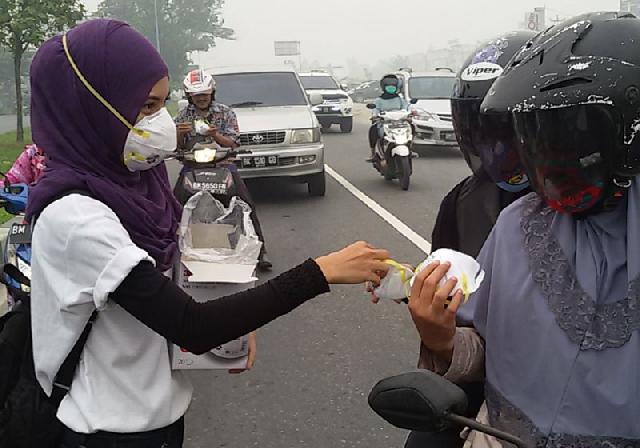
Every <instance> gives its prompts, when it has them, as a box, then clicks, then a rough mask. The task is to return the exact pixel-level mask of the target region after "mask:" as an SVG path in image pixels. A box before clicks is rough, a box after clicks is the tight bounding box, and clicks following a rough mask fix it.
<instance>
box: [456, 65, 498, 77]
mask: <svg viewBox="0 0 640 448" xmlns="http://www.w3.org/2000/svg"><path fill="white" fill-rule="evenodd" d="M502 72H504V69H503V68H502V67H501V66H499V65H498V64H495V63H492V62H479V63H477V64H471V65H470V66H468V67H467V68H465V69H464V70H463V71H462V74H461V75H460V78H462V80H463V81H488V80H491V79H496V78H497V77H498V76H500V75H501V74H502Z"/></svg>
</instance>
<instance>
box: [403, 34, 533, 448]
mask: <svg viewBox="0 0 640 448" xmlns="http://www.w3.org/2000/svg"><path fill="white" fill-rule="evenodd" d="M534 37H535V33H533V32H530V31H516V32H512V33H507V34H504V35H502V36H499V37H497V38H494V39H491V40H489V41H487V42H485V43H483V44H482V45H480V46H479V47H478V48H477V49H476V50H474V51H473V53H472V54H471V55H470V56H469V58H468V59H467V60H466V61H465V63H464V64H463V65H462V69H461V70H460V72H459V73H458V75H457V77H456V82H455V86H454V91H453V95H452V97H451V110H452V119H453V127H454V129H455V131H456V136H457V139H458V143H459V145H460V150H461V151H462V154H463V155H464V159H465V161H466V162H467V165H468V166H469V168H470V169H471V172H472V174H471V176H468V177H466V178H465V179H463V180H462V181H461V182H460V183H458V185H456V186H455V187H454V188H453V189H452V190H451V191H450V192H449V193H448V194H447V196H446V197H445V198H444V199H443V201H442V203H441V204H440V211H439V212H438V216H437V218H436V223H435V226H434V228H433V233H432V237H431V244H432V251H436V250H438V249H442V248H447V249H453V250H456V251H459V252H462V253H465V254H467V255H470V256H472V257H473V258H477V257H478V254H479V253H480V249H481V248H482V245H483V244H484V242H485V241H486V239H487V237H488V236H489V233H490V232H491V229H492V228H493V226H494V225H495V223H496V220H497V219H498V215H499V214H500V212H501V211H502V210H503V209H504V208H506V207H507V206H509V205H510V204H511V203H513V202H514V201H516V200H517V199H520V198H521V197H523V196H525V195H527V194H529V193H530V192H531V189H530V188H529V182H528V179H527V176H526V174H525V172H524V167H523V166H522V163H521V161H520V157H519V156H518V152H517V150H516V142H515V138H516V136H515V132H514V130H513V122H512V119H511V114H509V113H505V114H502V115H498V114H496V115H494V116H491V117H488V116H486V115H482V114H481V113H480V105H481V104H482V101H483V100H484V98H485V96H486V94H487V92H488V91H489V89H490V88H491V86H492V85H493V83H494V82H495V80H496V79H497V78H498V76H499V75H500V74H501V73H502V72H503V70H504V68H505V67H506V66H507V64H508V63H509V61H510V60H511V58H512V57H513V56H514V55H515V54H516V52H517V51H518V50H519V49H520V48H522V46H523V45H525V44H526V43H527V42H528V41H529V40H530V39H533V38H534ZM422 347H424V346H422ZM422 349H423V348H421V350H422ZM420 367H423V368H424V367H425V366H420ZM462 386H463V389H464V390H465V392H466V393H467V397H468V398H469V403H470V404H469V408H468V416H470V417H475V415H476V414H477V413H478V411H479V409H480V406H481V405H482V402H483V401H484V393H483V390H484V384H483V383H482V382H476V383H465V384H462ZM463 443H464V442H463V440H462V439H461V438H460V431H459V430H458V429H451V430H448V431H443V432H441V433H437V434H429V433H417V432H412V433H411V434H410V435H409V438H408V440H407V443H406V445H405V448H420V447H423V446H436V447H462V445H463Z"/></svg>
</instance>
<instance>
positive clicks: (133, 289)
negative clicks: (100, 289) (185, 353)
mask: <svg viewBox="0 0 640 448" xmlns="http://www.w3.org/2000/svg"><path fill="white" fill-rule="evenodd" d="M328 291H329V285H328V283H327V281H326V279H325V277H324V274H323V273H322V271H321V270H320V267H319V266H318V265H317V264H316V263H315V262H314V261H313V260H308V261H306V262H305V263H303V264H302V265H300V266H298V267H296V268H294V269H291V270H290V271H287V272H285V273H284V274H282V275H280V276H278V277H276V278H275V279H273V280H270V281H269V282H267V283H265V284H263V285H261V286H258V287H256V288H253V289H250V290H248V291H244V292H241V293H237V294H233V295H231V296H228V297H221V298H219V299H216V300H211V301H209V302H206V303H197V302H195V301H194V300H193V299H192V298H191V297H190V296H189V295H188V294H186V293H185V292H184V291H183V290H182V289H180V288H179V287H178V286H177V285H176V284H175V283H173V282H172V281H171V280H170V279H169V278H167V277H166V276H164V275H163V274H162V273H161V272H160V271H158V270H157V269H156V268H155V267H154V266H153V265H152V264H151V263H149V262H148V261H143V262H141V263H140V264H139V265H138V266H136V267H135V268H134V269H133V270H132V271H131V273H130V274H129V275H128V276H127V277H126V278H125V279H124V281H123V282H122V283H121V284H120V286H119V287H118V288H117V289H116V290H115V291H114V292H113V293H112V294H111V295H110V298H111V299H113V300H114V301H115V302H116V303H118V304H119V305H120V306H121V307H122V308H124V309H125V310H126V311H127V312H129V313H131V315H133V316H134V317H135V318H136V319H138V320H139V321H140V322H142V323H143V324H145V325H146V326H148V327H149V328H151V329H152V330H154V331H155V332H157V333H158V334H161V335H162V336H164V337H166V338H167V339H169V340H170V341H171V342H173V343H175V344H177V345H179V346H180V347H182V348H185V349H187V350H189V351H190V352H192V353H195V354H198V355H199V354H202V353H206V352H207V351H209V350H211V349H213V348H215V347H217V346H219V345H220V344H224V343H226V342H229V341H232V340H234V339H236V338H239V337H240V336H242V335H245V334H247V333H250V332H251V331H253V330H256V329H258V328H260V327H262V326H263V325H265V324H267V323H269V322H271V321H272V320H274V319H276V318H278V317H280V316H282V315H284V314H287V313H288V312H289V311H291V310H293V309H294V308H296V307H298V306H299V305H301V304H303V303H304V302H306V301H307V300H309V299H312V298H313V297H315V296H317V295H320V294H323V293H325V292H328Z"/></svg>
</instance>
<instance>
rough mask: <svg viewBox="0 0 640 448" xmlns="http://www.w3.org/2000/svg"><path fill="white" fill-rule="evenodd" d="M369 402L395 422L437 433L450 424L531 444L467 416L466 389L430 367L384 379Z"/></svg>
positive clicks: (518, 444)
mask: <svg viewBox="0 0 640 448" xmlns="http://www.w3.org/2000/svg"><path fill="white" fill-rule="evenodd" d="M368 401H369V406H370V407H371V409H373V410H374V412H375V413H376V414H378V415H379V416H380V417H382V418H383V419H384V420H386V421H387V422H389V423H391V424H392V425H393V426H395V427H397V428H402V429H408V430H411V431H418V432H428V433H436V432H440V431H444V430H447V429H450V428H459V429H460V430H461V431H462V429H464V428H465V427H466V428H470V429H472V430H475V431H478V432H482V433H484V434H487V435H490V436H493V437H495V438H497V439H499V440H501V441H503V442H507V443H510V444H512V445H515V446H516V447H518V448H531V447H529V446H528V445H527V444H526V443H525V442H523V441H522V440H521V439H520V438H518V437H516V436H514V435H512V434H509V433H506V432H504V431H500V430H498V429H495V428H492V427H490V426H488V425H483V424H482V423H479V422H477V421H476V420H473V419H470V418H467V417H463V415H464V414H465V412H466V410H467V396H466V395H465V393H464V391H463V390H462V389H460V388H459V387H458V386H456V385H455V384H453V383H451V382H450V381H448V380H446V379H444V378H443V377H442V376H440V375H438V374H436V373H434V372H431V371H429V370H417V371H413V372H408V373H404V374H401V375H397V376H392V377H389V378H386V379H384V380H382V381H380V382H379V383H378V384H376V385H375V386H374V387H373V389H372V390H371V392H370V393H369V399H368Z"/></svg>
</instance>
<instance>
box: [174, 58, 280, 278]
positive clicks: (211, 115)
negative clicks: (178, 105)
mask: <svg viewBox="0 0 640 448" xmlns="http://www.w3.org/2000/svg"><path fill="white" fill-rule="evenodd" d="M183 87H184V92H185V95H186V97H187V100H188V102H189V104H188V106H187V107H186V108H184V109H182V110H181V111H180V112H179V113H178V115H177V116H176V118H175V122H176V125H177V130H178V149H183V150H184V149H190V148H192V147H193V145H195V144H196V143H214V142H215V143H217V144H218V145H220V146H222V147H224V148H237V147H238V146H240V129H239V127H238V120H237V118H236V114H235V113H234V112H233V110H231V108H230V107H228V106H226V105H224V104H221V103H218V102H216V101H215V94H216V82H215V80H214V79H213V77H212V76H211V75H209V74H208V73H205V72H204V70H193V71H191V72H189V73H188V74H187V76H186V78H185V79H184V84H183ZM199 120H200V121H204V122H205V123H206V124H208V125H209V130H208V132H207V135H201V134H200V133H198V132H196V128H195V126H194V123H195V122H196V121H199ZM227 168H228V169H229V171H231V174H232V175H233V180H234V182H235V184H236V186H237V187H238V195H239V196H240V198H241V199H242V200H243V201H245V202H246V203H247V204H249V206H250V207H251V210H252V212H251V219H252V220H253V225H254V227H255V229H256V233H257V234H258V237H259V238H260V241H262V252H261V253H260V259H259V262H258V268H259V269H260V270H263V271H264V270H269V269H271V267H272V263H271V261H270V260H269V259H268V257H267V252H266V249H265V246H264V235H263V233H262V228H261V226H260V221H259V220H258V214H257V213H256V206H255V204H254V202H253V199H252V198H251V194H250V193H249V190H248V189H247V186H246V184H245V183H244V181H243V180H242V177H241V176H240V173H239V172H238V168H237V167H236V165H235V163H233V162H231V163H229V164H228V165H227Z"/></svg>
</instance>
